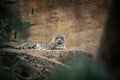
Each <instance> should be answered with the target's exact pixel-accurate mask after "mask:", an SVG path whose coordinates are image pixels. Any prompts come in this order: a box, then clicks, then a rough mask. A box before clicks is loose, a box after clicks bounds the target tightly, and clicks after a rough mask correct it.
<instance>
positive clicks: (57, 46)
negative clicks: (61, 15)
mask: <svg viewBox="0 0 120 80" xmlns="http://www.w3.org/2000/svg"><path fill="white" fill-rule="evenodd" d="M65 42H66V37H65V35H64V34H55V35H54V37H53V39H52V41H51V42H49V43H48V44H47V45H46V48H47V49H48V50H66V45H65Z"/></svg>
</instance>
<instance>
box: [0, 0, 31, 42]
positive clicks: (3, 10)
mask: <svg viewBox="0 0 120 80" xmlns="http://www.w3.org/2000/svg"><path fill="white" fill-rule="evenodd" d="M18 2H19V1H13V0H4V1H1V2H0V43H2V44H3V43H8V42H10V41H11V40H13V39H27V37H28V36H30V35H29V34H30V33H29V28H30V27H31V25H33V24H31V23H29V22H23V21H22V19H21V15H20V12H19V3H18Z"/></svg>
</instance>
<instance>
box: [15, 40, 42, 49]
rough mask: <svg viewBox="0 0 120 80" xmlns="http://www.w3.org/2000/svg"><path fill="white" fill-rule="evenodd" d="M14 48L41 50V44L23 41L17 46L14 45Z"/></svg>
mask: <svg viewBox="0 0 120 80" xmlns="http://www.w3.org/2000/svg"><path fill="white" fill-rule="evenodd" d="M16 49H35V50H41V45H40V44H39V43H36V42H32V41H30V42H25V43H23V44H21V45H19V46H17V47H16Z"/></svg>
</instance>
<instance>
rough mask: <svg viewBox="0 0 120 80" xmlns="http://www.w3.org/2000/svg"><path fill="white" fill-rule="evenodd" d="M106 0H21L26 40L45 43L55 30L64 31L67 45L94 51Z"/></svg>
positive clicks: (98, 38)
mask: <svg viewBox="0 0 120 80" xmlns="http://www.w3.org/2000/svg"><path fill="white" fill-rule="evenodd" d="M108 5H109V1H108V0H91V1H88V0H27V1H26V0H21V1H20V2H19V6H20V13H21V17H22V19H23V21H29V22H30V23H32V24H35V25H33V26H31V27H30V28H29V34H30V35H29V37H28V38H27V39H28V40H31V41H37V42H39V43H41V44H47V43H48V42H49V41H51V39H52V37H53V35H54V34H56V33H63V34H65V35H66V44H67V47H68V49H80V50H83V51H87V52H92V53H95V51H96V49H97V46H98V44H99V43H98V42H99V40H100V36H101V33H102V27H103V26H104V22H105V21H106V17H107V15H106V12H107V8H108Z"/></svg>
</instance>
